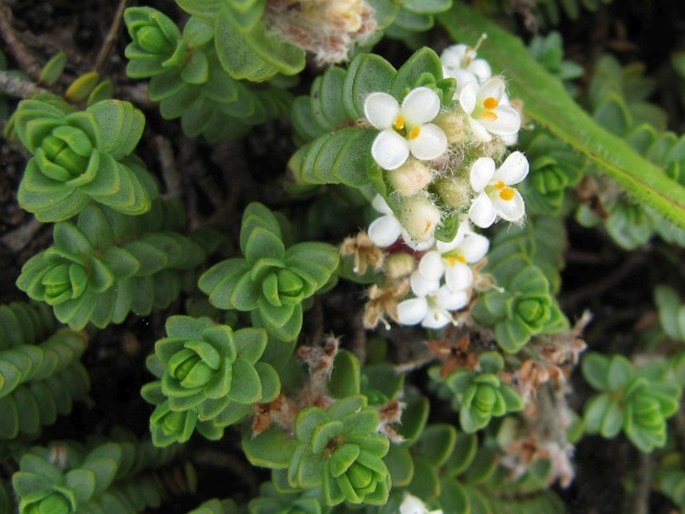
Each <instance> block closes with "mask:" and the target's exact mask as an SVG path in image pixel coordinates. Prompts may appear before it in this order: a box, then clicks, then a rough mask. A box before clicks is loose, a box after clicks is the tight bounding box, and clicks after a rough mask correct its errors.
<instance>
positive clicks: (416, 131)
mask: <svg viewBox="0 0 685 514" xmlns="http://www.w3.org/2000/svg"><path fill="white" fill-rule="evenodd" d="M420 133H421V125H416V126H415V127H414V128H413V129H411V132H410V133H409V139H416V138H417V137H419V134H420Z"/></svg>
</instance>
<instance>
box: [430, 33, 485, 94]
mask: <svg viewBox="0 0 685 514" xmlns="http://www.w3.org/2000/svg"><path fill="white" fill-rule="evenodd" d="M440 60H441V61H442V71H443V74H444V75H445V76H446V77H452V78H453V79H455V80H456V81H457V94H458V93H459V92H460V91H461V90H462V89H463V88H464V86H465V85H466V84H468V83H470V82H473V83H475V84H476V85H478V84H482V83H483V82H485V81H486V80H488V79H489V78H490V77H491V76H492V70H491V69H490V65H489V64H488V62H487V61H486V60H484V59H476V51H475V50H474V49H473V48H471V47H470V46H467V45H452V46H448V47H447V48H445V50H443V52H442V54H440Z"/></svg>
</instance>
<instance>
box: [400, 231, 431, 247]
mask: <svg viewBox="0 0 685 514" xmlns="http://www.w3.org/2000/svg"><path fill="white" fill-rule="evenodd" d="M402 239H404V242H405V244H406V245H407V246H408V247H409V248H411V249H412V250H415V251H417V252H423V251H425V250H428V249H429V248H431V247H432V246H433V245H434V244H435V238H434V237H429V238H428V239H426V240H425V241H415V240H414V239H412V237H411V236H410V235H409V232H407V231H406V230H404V228H403V229H402Z"/></svg>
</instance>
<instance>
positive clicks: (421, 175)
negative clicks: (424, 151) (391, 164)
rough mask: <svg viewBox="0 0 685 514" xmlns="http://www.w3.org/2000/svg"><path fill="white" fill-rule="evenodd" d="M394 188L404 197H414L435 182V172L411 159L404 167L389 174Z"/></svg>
mask: <svg viewBox="0 0 685 514" xmlns="http://www.w3.org/2000/svg"><path fill="white" fill-rule="evenodd" d="M388 180H389V181H390V184H391V185H392V187H394V188H395V190H396V191H397V192H398V193H399V194H401V195H402V196H414V195H415V194H416V193H418V192H420V191H422V190H423V189H424V188H425V187H426V186H428V184H430V183H431V182H432V180H433V172H432V171H431V169H430V168H428V167H427V166H426V165H425V164H423V163H422V162H421V161H418V160H416V159H409V160H408V161H407V162H405V163H404V164H403V165H402V166H400V167H399V168H397V169H396V170H394V171H391V172H389V173H388Z"/></svg>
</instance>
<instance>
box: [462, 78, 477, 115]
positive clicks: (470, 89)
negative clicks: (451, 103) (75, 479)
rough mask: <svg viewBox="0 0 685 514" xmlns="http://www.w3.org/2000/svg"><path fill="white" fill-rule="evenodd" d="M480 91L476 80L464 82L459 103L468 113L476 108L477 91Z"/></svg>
mask: <svg viewBox="0 0 685 514" xmlns="http://www.w3.org/2000/svg"><path fill="white" fill-rule="evenodd" d="M477 92H478V86H477V85H476V84H475V83H474V82H469V83H468V84H464V87H463V88H462V90H461V93H459V105H461V108H462V109H464V112H465V113H466V114H471V113H472V112H473V110H474V109H475V108H476V93H477Z"/></svg>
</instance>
